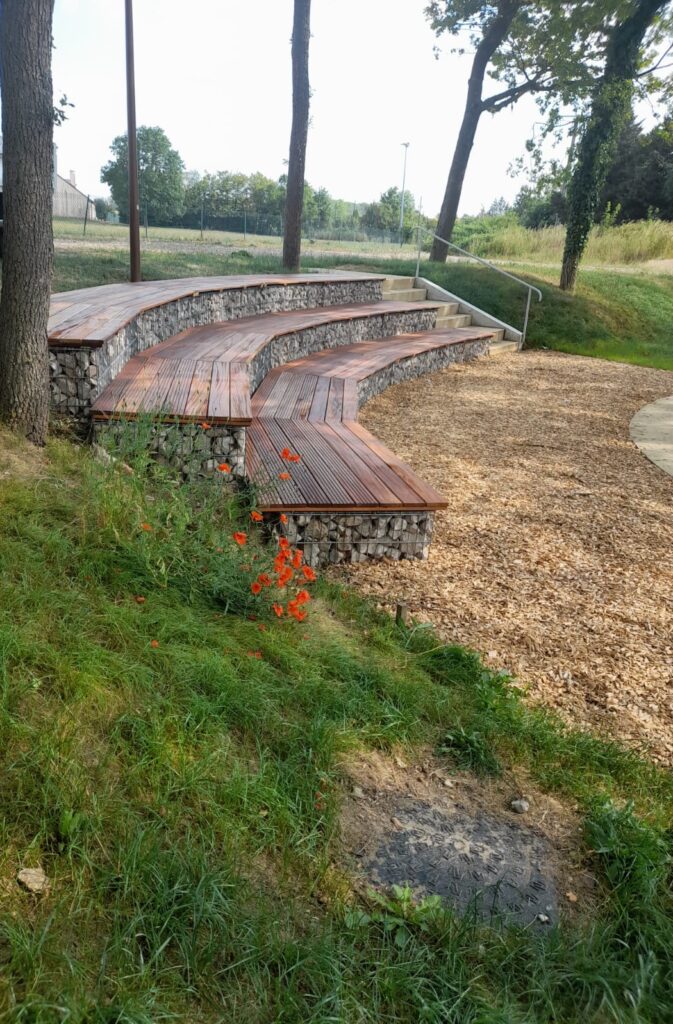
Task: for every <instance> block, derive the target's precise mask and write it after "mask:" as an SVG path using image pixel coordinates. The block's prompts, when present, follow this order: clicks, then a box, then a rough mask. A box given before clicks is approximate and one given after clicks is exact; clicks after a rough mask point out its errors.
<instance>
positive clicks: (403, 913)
mask: <svg viewBox="0 0 673 1024" xmlns="http://www.w3.org/2000/svg"><path fill="white" fill-rule="evenodd" d="M2 448H3V443H2V439H0V451H1V450H2ZM19 457H20V452H17V451H16V447H15V450H14V452H13V454H12V462H11V465H12V467H13V470H12V472H13V475H12V478H11V479H7V478H5V479H4V480H3V486H2V488H0V564H1V565H2V573H1V575H0V806H1V807H2V815H1V816H0V892H2V893H3V897H2V901H3V902H2V907H1V908H0V965H1V968H2V969H1V970H0V1019H2V1020H8V1021H16V1022H18V1021H30V1022H34V1024H43V1022H44V1024H47V1022H48V1024H52V1022H54V1024H55V1022H57V1021H59V1022H60V1021H62V1020H65V1019H67V1020H68V1021H72V1022H80V1024H84V1022H86V1024H98V1022H101V1024H102V1022H112V1021H114V1022H122V1021H123V1022H133V1024H146V1022H147V1024H149V1022H154V1021H158V1020H166V1019H179V1020H186V1019H189V1020H190V1021H213V1022H214V1021H223V1020H226V1021H237V1022H238V1021H241V1022H246V1024H247V1022H271V1021H273V1022H277V1021H282V1022H297V1024H299V1022H305V1021H315V1022H326V1021H339V1022H344V1024H345V1022H353V1024H355V1022H358V1024H360V1022H366V1021H371V1022H372V1024H374V1022H376V1024H381V1022H391V1024H392V1022H393V1021H394V1022H407V1021H408V1022H417V1021H419V1020H423V1021H426V1022H436V1024H447V1022H455V1024H471V1022H473V1024H477V1022H481V1024H486V1022H492V1024H495V1022H502V1024H505V1022H512V1024H514V1022H524V1021H525V1022H528V1024H534V1022H543V1021H545V1022H546V1021H549V1020H551V1019H554V1020H558V1021H563V1022H564V1024H572V1022H574V1021H582V1022H583V1024H586V1022H592V1021H595V1022H598V1021H600V1022H601V1024H603V1022H606V1021H620V1022H621V1021H629V1022H633V1024H636V1022H641V1021H643V1022H644V1021H655V1020H656V1021H658V1022H663V1021H665V1020H666V1019H670V1017H667V1014H668V1013H669V1011H670V1007H671V1005H673V979H672V978H671V975H670V972H669V973H666V962H667V957H668V953H669V952H670V947H671V943H672V942H673V906H672V903H671V894H670V890H668V889H667V872H668V871H669V868H670V864H667V862H666V857H667V856H668V851H669V849H670V835H669V836H668V837H667V836H666V834H665V833H664V832H663V831H662V828H663V827H665V825H666V824H667V823H669V822H670V820H671V813H672V812H673V782H672V780H671V778H670V776H667V775H665V774H664V773H663V772H660V771H657V770H655V769H653V768H651V767H650V766H648V765H646V764H643V763H641V762H639V761H638V760H637V759H636V758H635V757H634V756H632V755H628V754H625V753H623V752H621V751H620V750H619V749H618V748H616V747H615V746H613V745H607V744H603V743H601V742H599V741H597V740H593V739H591V738H589V737H586V736H579V735H575V734H573V733H570V732H564V731H563V730H562V729H561V728H560V727H559V726H558V725H557V724H556V723H555V722H554V721H553V720H552V719H551V718H549V717H548V716H546V715H545V714H543V713H542V712H539V711H531V710H527V709H526V708H525V707H524V706H523V705H522V703H521V701H520V698H519V696H518V695H517V693H516V691H512V690H510V689H509V687H508V685H507V680H506V679H504V678H503V677H501V676H499V675H497V674H492V673H489V672H486V671H484V670H483V669H482V667H481V666H480V664H479V662H478V660H477V659H476V658H475V657H473V656H471V655H469V654H466V653H465V652H463V651H461V650H458V649H452V648H447V647H444V646H442V645H441V644H438V643H437V641H436V640H435V638H434V637H433V636H432V634H431V633H430V632H428V631H426V630H415V631H411V632H407V631H405V630H400V629H398V628H396V627H395V625H394V623H392V622H391V621H390V620H389V619H388V618H387V617H385V616H381V615H379V614H378V613H376V612H375V611H374V610H373V609H372V608H371V607H370V606H368V605H367V604H365V603H363V602H361V601H359V600H357V599H356V598H355V597H353V596H352V595H350V596H349V595H347V594H343V593H341V592H340V591H339V590H337V589H335V588H332V587H329V586H327V585H325V584H322V585H320V584H319V585H318V591H317V594H316V600H315V602H314V605H313V611H312V614H311V618H310V619H309V620H308V621H307V622H306V623H302V624H298V623H290V622H287V621H278V620H276V619H275V616H273V615H272V614H270V613H269V610H268V607H267V606H265V605H264V604H260V603H259V602H258V601H257V600H256V599H254V600H253V599H252V598H251V596H250V593H249V589H248V576H249V570H248V569H246V565H248V566H251V565H252V563H253V562H255V565H254V568H253V571H255V572H256V571H257V568H258V567H260V566H261V567H264V566H265V564H266V562H267V561H268V558H269V554H268V551H267V549H266V548H264V547H262V546H261V545H259V544H258V542H257V540H256V539H255V538H254V537H251V540H250V543H249V544H248V545H247V546H246V548H245V549H239V548H238V547H237V546H236V544H234V543H233V541H232V531H233V530H234V529H236V527H237V526H238V527H239V528H240V527H241V525H242V526H243V527H244V528H245V529H247V528H248V525H249V519H248V512H247V510H246V509H245V508H243V507H241V506H237V505H236V504H234V503H231V502H226V501H224V500H222V499H221V498H218V497H217V496H216V495H215V493H214V491H213V488H212V486H210V487H208V488H205V489H203V490H199V489H198V488H190V489H187V488H175V487H174V486H173V485H172V484H171V482H170V480H169V479H166V478H163V477H161V476H160V475H154V476H152V477H151V478H150V479H149V480H148V479H147V474H146V472H144V471H143V472H140V470H144V466H143V465H142V464H141V465H138V466H137V468H138V470H139V472H138V473H137V474H136V475H135V476H133V477H128V476H125V475H123V474H119V473H117V472H115V471H114V470H111V469H109V468H104V467H102V466H101V465H100V464H98V463H95V462H94V461H93V460H92V459H91V457H90V455H89V454H88V452H87V451H86V450H81V449H78V448H77V447H75V446H73V445H72V444H71V443H69V442H67V441H65V440H60V441H59V440H56V441H52V442H51V444H50V446H49V449H48V452H47V459H46V460H40V462H39V463H38V464H37V465H36V466H35V467H33V469H32V470H31V468H30V467H29V468H28V471H27V472H25V473H23V474H19V473H17V472H16V466H17V460H18V459H19ZM2 470H3V465H2V460H1V459H0V471H2ZM157 473H158V471H157ZM146 481H147V482H146ZM143 523H146V524H148V525H149V526H151V527H152V529H150V530H148V529H144V528H143ZM255 560H256V561H255ZM137 597H141V598H144V602H142V603H139V602H138V601H137V600H136V598H137ZM251 613H253V614H254V618H252V619H251V617H250V616H251ZM152 641H158V646H153V645H152ZM257 651H258V652H259V654H260V655H261V656H260V657H259V658H258V657H256V656H252V655H251V653H250V652H253V655H254V652H257ZM449 730H450V731H451V733H452V740H451V742H450V744H449V747H450V748H451V749H452V750H453V753H454V756H456V757H457V758H458V759H459V761H460V763H464V764H468V765H470V764H474V766H475V767H479V751H480V750H481V749H483V748H484V747H487V748H488V751H489V753H490V754H494V755H495V756H496V757H497V758H499V759H500V761H501V762H502V763H504V764H505V765H508V766H510V765H521V766H523V767H524V768H525V769H526V770H527V771H530V773H531V774H532V777H533V779H534V780H536V781H537V783H538V784H540V785H541V786H543V787H544V788H546V789H549V790H553V791H556V792H559V793H561V794H565V795H566V796H567V797H569V798H571V799H572V800H573V801H576V802H577V803H578V804H579V806H580V807H581V808H582V809H583V810H584V812H585V814H586V816H587V850H588V851H589V850H593V851H594V853H593V858H594V866H595V869H596V870H597V871H598V872H599V874H601V875H602V877H603V878H604V879H605V898H604V900H603V901H602V902H601V907H600V912H599V916H598V919H597V920H596V921H595V922H594V923H592V924H587V926H586V927H585V928H579V927H578V926H574V927H570V926H568V927H567V928H562V929H561V930H559V931H558V932H555V933H554V934H553V935H550V936H548V937H547V938H546V940H541V939H540V938H539V937H538V936H536V935H534V934H532V933H530V932H526V931H518V930H512V931H510V932H504V933H500V932H496V931H493V932H490V931H488V930H485V929H480V928H478V927H477V926H476V925H475V924H474V922H471V921H469V920H466V921H463V922H461V921H458V920H455V919H453V918H452V917H451V915H450V914H448V913H441V914H435V915H430V916H429V917H428V916H427V915H424V914H423V913H422V912H419V911H416V910H414V909H413V908H411V907H409V906H408V905H406V904H405V903H404V901H402V902H396V901H393V902H391V903H390V905H389V906H388V908H387V909H384V910H383V911H382V912H379V913H378V914H375V915H373V916H372V917H371V919H363V918H361V917H358V915H353V914H351V913H348V912H347V911H346V907H345V905H344V900H346V901H347V896H348V890H347V886H345V884H344V880H343V878H341V877H340V876H339V875H338V873H336V874H335V872H334V870H333V869H332V868H331V867H330V863H331V859H332V856H333V851H334V838H335V829H336V824H337V817H338V808H339V801H340V794H341V791H342V785H343V768H342V765H343V762H344V759H345V758H346V757H347V756H348V753H349V751H352V750H353V749H355V748H357V747H372V746H374V747H378V748H382V749H384V750H387V749H390V748H391V747H393V746H395V745H400V744H401V745H403V746H406V747H408V748H414V747H415V746H418V745H419V744H422V745H427V744H430V745H437V744H441V743H442V740H443V739H445V737H446V734H447V731H449ZM445 756H446V755H445ZM449 763H450V760H449ZM608 797H610V798H612V799H613V800H615V801H616V802H617V805H618V806H621V807H624V801H625V799H627V798H632V799H634V800H635V804H636V813H637V814H638V815H639V817H636V816H635V815H634V814H633V813H632V812H631V811H630V810H629V809H628V807H626V808H625V809H623V810H621V811H617V810H615V809H614V808H613V807H612V805H605V803H604V801H605V799H606V798H608ZM667 844H668V845H667ZM37 863H40V864H42V865H43V866H44V868H45V869H46V871H47V873H48V875H49V877H50V878H51V880H52V892H51V894H50V895H49V896H48V897H47V898H43V899H42V900H39V901H38V900H33V899H31V898H30V897H28V896H27V895H25V894H22V893H21V892H20V890H19V889H18V888H17V886H16V885H15V884H14V882H13V879H14V876H15V873H16V871H17V869H18V867H20V866H21V865H24V864H25V865H34V864H37Z"/></svg>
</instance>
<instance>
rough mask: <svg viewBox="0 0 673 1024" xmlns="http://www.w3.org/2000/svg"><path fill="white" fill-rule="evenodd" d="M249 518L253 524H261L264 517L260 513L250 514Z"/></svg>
mask: <svg viewBox="0 0 673 1024" xmlns="http://www.w3.org/2000/svg"><path fill="white" fill-rule="evenodd" d="M250 518H251V519H252V521H253V523H261V522H263V521H264V516H263V515H262V513H261V512H251V513H250Z"/></svg>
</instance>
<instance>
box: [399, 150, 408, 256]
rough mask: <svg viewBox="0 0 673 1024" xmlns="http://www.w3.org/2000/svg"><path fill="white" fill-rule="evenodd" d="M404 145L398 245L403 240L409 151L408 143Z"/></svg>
mask: <svg viewBox="0 0 673 1024" xmlns="http://www.w3.org/2000/svg"><path fill="white" fill-rule="evenodd" d="M402 145H403V146H404V165H403V170H402V198H401V200H400V246H401V245H402V243H403V241H404V234H403V231H404V190H405V188H406V185H407V153H408V152H409V143H408V142H403V143H402Z"/></svg>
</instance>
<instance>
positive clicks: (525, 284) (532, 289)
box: [416, 234, 542, 348]
mask: <svg viewBox="0 0 673 1024" xmlns="http://www.w3.org/2000/svg"><path fill="white" fill-rule="evenodd" d="M432 237H433V238H436V239H437V241H438V242H443V243H444V245H450V246H451V248H452V249H455V250H456V252H460V253H462V254H463V256H467V257H468V259H471V260H476V261H477V263H481V264H483V266H485V267H490V269H491V270H495V271H496V272H497V273H498V274H502V276H503V277H508V278H509V279H510V281H516V283H517V284H520V285H523V287H524V288H526V289H527V295H526V313H525V315H524V318H523V330H522V332H521V347H522V348H523V346H524V344H525V342H526V331H527V330H528V317H529V314H530V301H531V294H532V292H535V293H536V295H537V300H538V302H542V292H541V291H540V289H539V288H536V287H535V285H534V284H529V283H528V281H523V280H522V279H521V278H520V277H517V276H516V275H515V274H509V273H508V272H507V271H506V270H501V269H500V267H497V266H496V265H495V263H490V262H489V261H488V260H485V259H482V257H481V256H475V255H474V253H473V252H468V251H467V249H461V247H460V246H459V245H456V243H455V242H449V240H448V239H447V238H442V237H441V235H435V234H433V236H432ZM420 272H421V246H420V244H419V246H418V260H417V261H416V277H420V276H421V273H420Z"/></svg>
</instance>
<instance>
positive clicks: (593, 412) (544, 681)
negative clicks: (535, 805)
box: [335, 352, 673, 765]
mask: <svg viewBox="0 0 673 1024" xmlns="http://www.w3.org/2000/svg"><path fill="white" fill-rule="evenodd" d="M670 394H673V373H670V372H667V371H665V370H652V369H648V368H644V367H640V366H627V365H625V364H621V363H611V362H606V361H602V360H598V359H588V358H582V357H576V356H567V355H562V354H559V353H544V352H526V353H523V354H521V355H511V356H502V357H498V358H493V359H484V360H481V361H479V362H476V363H472V364H470V365H466V366H456V367H451V368H449V369H447V370H442V371H440V372H439V373H435V374H432V375H431V376H428V377H422V378H420V379H419V380H416V381H409V382H406V383H403V384H398V385H395V386H394V387H392V388H390V389H389V390H388V391H386V392H385V393H383V394H382V395H379V396H378V397H377V398H376V399H374V400H373V401H372V402H370V403H369V404H368V405H367V406H366V407H365V409H364V410H363V414H362V417H361V418H362V422H363V423H364V425H365V426H366V427H368V428H369V429H370V430H372V431H373V432H374V434H376V436H377V437H380V438H381V440H382V441H384V442H385V443H386V444H387V445H389V446H390V448H392V450H393V451H394V452H396V453H397V454H398V455H400V456H401V457H402V458H403V459H405V460H406V461H408V462H409V463H410V464H411V465H412V466H413V467H414V469H415V470H417V471H418V472H419V473H420V474H421V476H423V477H424V478H425V479H427V480H428V481H429V482H430V483H431V484H432V485H433V486H434V487H436V488H437V489H438V490H439V491H440V492H441V493H443V494H444V495H445V497H446V498H447V499H448V502H449V507H448V509H447V510H446V511H444V512H441V513H439V514H438V516H437V522H436V528H435V535H434V539H433V544H432V546H431V548H430V558H429V560H428V561H427V562H388V563H379V564H369V565H359V566H353V567H350V568H349V569H347V570H335V573H336V574H337V575H340V576H341V577H342V578H343V577H345V578H346V579H347V580H348V582H349V583H350V584H351V585H353V586H355V587H357V588H358V589H360V590H361V591H363V592H364V593H366V594H368V595H369V596H371V597H373V598H374V599H375V600H377V601H378V602H379V603H380V604H382V605H384V606H386V607H389V608H391V607H393V605H394V602H397V601H402V602H404V603H405V604H407V605H408V607H409V609H410V611H411V612H412V614H413V615H414V616H415V617H416V618H417V619H419V620H425V621H431V622H432V623H434V624H435V626H436V627H437V629H438V630H439V632H440V634H441V635H442V636H443V637H445V638H446V639H447V640H448V641H450V642H455V643H461V644H465V645H466V646H468V647H472V648H474V649H476V650H478V651H479V652H480V653H481V654H482V655H483V656H484V658H485V659H486V661H487V663H488V664H489V665H490V666H492V667H497V668H506V669H507V670H508V671H510V672H512V673H513V674H514V675H515V676H516V677H517V679H518V680H519V684H520V685H521V686H523V687H525V688H527V689H528V692H529V695H530V697H531V699H533V700H535V701H538V702H541V703H544V704H545V705H547V706H548V707H551V708H553V709H554V710H555V711H558V712H559V713H560V714H561V715H563V716H564V717H565V718H566V720H567V721H569V722H570V723H571V724H573V725H576V726H580V727H590V728H592V729H594V730H596V731H598V732H600V733H603V734H607V735H609V736H611V737H613V738H616V739H619V740H620V741H622V742H625V743H627V744H629V745H631V746H633V747H638V748H642V749H643V750H644V751H645V752H647V753H649V755H650V756H651V757H653V758H654V759H655V760H657V761H659V762H661V763H664V764H669V765H670V764H673V701H672V700H671V697H672V696H673V602H672V601H671V581H672V580H673V478H672V477H670V476H667V475H665V474H664V473H662V472H661V470H659V469H657V468H656V467H655V466H654V465H652V463H651V462H649V461H648V460H647V459H646V458H645V457H644V455H643V454H642V453H641V452H640V451H639V450H638V449H637V448H636V446H635V445H634V444H633V443H632V442H631V440H630V438H629V423H630V420H631V418H632V416H633V415H634V413H635V412H636V411H637V410H638V409H639V408H641V406H643V405H646V404H647V403H649V402H652V401H654V400H655V399H658V398H661V397H663V396H664V395H670Z"/></svg>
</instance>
